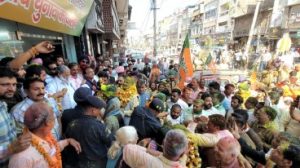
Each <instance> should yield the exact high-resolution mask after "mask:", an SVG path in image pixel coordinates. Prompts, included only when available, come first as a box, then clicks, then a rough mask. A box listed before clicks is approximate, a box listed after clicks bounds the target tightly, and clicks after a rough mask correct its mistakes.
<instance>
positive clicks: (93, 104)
mask: <svg viewBox="0 0 300 168" xmlns="http://www.w3.org/2000/svg"><path fill="white" fill-rule="evenodd" d="M105 107H106V104H105V102H104V101H103V100H100V99H99V98H98V97H96V96H87V97H86V100H85V107H84V112H83V115H82V116H81V117H80V118H78V119H76V120H74V121H72V122H71V123H70V124H69V125H68V128H67V130H66V134H65V135H66V137H67V138H74V139H75V140H76V141H78V142H79V143H80V145H81V149H82V152H81V153H80V154H79V155H78V158H76V155H75V156H74V155H66V156H67V157H69V156H70V157H75V158H71V160H72V159H73V161H74V162H73V163H72V165H73V166H77V167H78V168H84V167H87V166H88V167H91V168H94V167H103V165H106V161H107V156H106V155H107V151H108V147H110V145H111V142H112V141H113V140H114V137H113V135H112V134H111V133H110V131H109V130H108V129H107V128H106V127H105V125H104V124H103V123H102V122H101V121H99V120H98V118H101V120H102V119H103V117H104V113H105ZM68 159H70V158H68Z"/></svg>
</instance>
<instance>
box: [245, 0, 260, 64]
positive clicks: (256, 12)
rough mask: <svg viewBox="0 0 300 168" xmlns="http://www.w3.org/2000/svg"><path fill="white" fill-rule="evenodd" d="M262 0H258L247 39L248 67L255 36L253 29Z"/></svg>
mask: <svg viewBox="0 0 300 168" xmlns="http://www.w3.org/2000/svg"><path fill="white" fill-rule="evenodd" d="M261 2H262V0H258V2H257V4H256V8H255V12H254V16H253V20H252V24H251V28H250V32H249V37H248V41H247V45H246V50H245V54H246V65H245V66H246V67H248V60H249V58H248V55H249V49H250V45H251V41H252V38H253V31H254V27H255V25H256V20H257V16H258V12H259V7H260V4H261Z"/></svg>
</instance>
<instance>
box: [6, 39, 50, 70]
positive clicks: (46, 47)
mask: <svg viewBox="0 0 300 168" xmlns="http://www.w3.org/2000/svg"><path fill="white" fill-rule="evenodd" d="M53 51H54V46H53V45H52V44H51V43H50V42H49V41H43V42H41V43H39V44H37V45H35V46H34V47H32V48H30V49H29V50H27V51H25V52H24V53H22V54H21V55H19V56H18V57H16V58H15V59H13V60H12V61H11V62H10V63H9V67H10V68H11V69H19V68H20V67H21V66H23V65H24V64H25V63H26V62H27V61H28V60H30V59H31V58H34V57H35V56H37V55H39V54H40V53H42V54H48V53H51V52H53Z"/></svg>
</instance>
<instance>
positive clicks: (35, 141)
mask: <svg viewBox="0 0 300 168" xmlns="http://www.w3.org/2000/svg"><path fill="white" fill-rule="evenodd" d="M45 140H46V142H48V144H49V146H54V147H55V150H56V153H55V159H52V158H51V156H50V155H49V154H48V152H47V151H45V149H44V148H43V147H42V146H41V145H40V140H39V138H37V137H36V136H32V140H31V144H32V146H33V147H34V148H35V149H36V150H37V151H38V152H39V153H40V154H41V155H42V156H43V157H44V158H45V160H46V162H47V163H48V165H49V168H62V161H61V154H60V148H59V146H58V143H57V142H56V140H55V139H54V137H53V136H52V135H51V134H50V135H48V136H47V137H46V138H45Z"/></svg>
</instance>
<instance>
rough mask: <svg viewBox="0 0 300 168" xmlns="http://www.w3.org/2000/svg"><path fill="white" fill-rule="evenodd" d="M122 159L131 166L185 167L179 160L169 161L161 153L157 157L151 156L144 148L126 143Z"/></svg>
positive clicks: (136, 167)
mask: <svg viewBox="0 0 300 168" xmlns="http://www.w3.org/2000/svg"><path fill="white" fill-rule="evenodd" d="M123 160H124V161H125V162H126V164H128V166H130V167H131V168H153V167H163V168H185V166H182V165H181V164H180V163H179V162H175V161H170V160H168V159H166V158H165V157H164V156H163V155H160V156H158V157H155V156H152V155H150V154H149V153H147V152H146V148H144V147H141V146H138V145H132V144H128V145H126V146H125V148H124V150H123Z"/></svg>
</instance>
